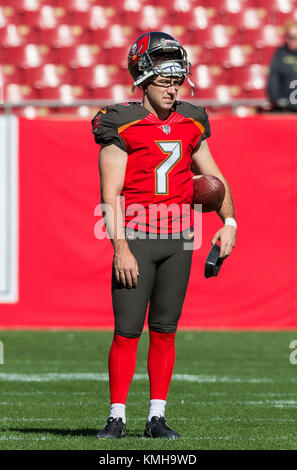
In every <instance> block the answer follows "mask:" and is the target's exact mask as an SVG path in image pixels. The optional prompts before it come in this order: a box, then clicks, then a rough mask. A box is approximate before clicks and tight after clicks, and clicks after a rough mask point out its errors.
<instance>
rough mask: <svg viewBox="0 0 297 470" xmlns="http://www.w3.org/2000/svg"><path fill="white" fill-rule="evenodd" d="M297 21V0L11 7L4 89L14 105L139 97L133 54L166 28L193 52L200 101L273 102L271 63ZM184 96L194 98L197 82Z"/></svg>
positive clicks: (3, 41) (0, 21)
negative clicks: (140, 41)
mask: <svg viewBox="0 0 297 470" xmlns="http://www.w3.org/2000/svg"><path fill="white" fill-rule="evenodd" d="M293 18H295V19H297V1H296V0H245V1H242V0H173V1H172V2H168V1H167V0H106V1H103V0H1V1H0V61H1V65H0V82H2V83H3V85H4V88H5V93H4V96H5V100H6V101H8V102H9V101H11V102H13V103H15V102H16V101H17V100H18V99H19V100H28V99H41V98H42V99H55V100H61V102H66V101H68V102H69V100H71V99H96V100H112V101H114V100H122V99H123V100H126V99H138V98H140V97H141V93H140V91H139V90H137V91H136V93H135V94H134V95H132V94H131V84H132V80H131V78H130V76H129V74H128V71H127V55H128V51H129V47H130V46H131V44H132V43H133V42H134V40H135V39H136V38H137V37H138V36H140V35H141V34H143V33H144V32H145V31H147V30H162V31H165V32H168V33H169V34H172V35H173V36H175V37H176V38H177V39H178V40H179V41H181V43H182V44H183V45H184V46H185V48H186V49H187V51H188V54H189V58H190V61H191V63H192V79H193V80H194V82H195V84H196V85H197V87H196V90H195V96H194V98H195V99H196V98H198V99H199V98H200V99H212V100H213V99H218V100H219V101H220V102H221V103H224V102H227V101H228V99H230V100H232V99H236V98H263V99H265V98H266V92H265V84H266V81H267V74H268V65H269V63H270V61H271V58H272V56H273V54H274V53H275V51H276V49H277V47H279V46H280V45H282V44H283V38H284V34H283V33H284V30H283V24H284V22H285V21H287V20H288V19H293ZM180 96H181V98H182V99H191V98H192V96H191V94H190V87H189V86H188V85H187V84H186V85H184V87H183V88H182V89H181V91H180ZM24 109H25V108H24ZM26 110H27V111H26V112H28V109H27V108H26ZM44 110H45V108H44ZM23 111H24V110H23ZM23 111H22V112H23ZM50 111H51V109H50V108H47V111H44V112H50ZM80 112H82V111H80ZM30 113H31V114H32V112H31V111H30V112H29V114H30ZM37 115H38V113H37Z"/></svg>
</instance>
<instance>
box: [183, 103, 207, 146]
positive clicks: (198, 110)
mask: <svg viewBox="0 0 297 470" xmlns="http://www.w3.org/2000/svg"><path fill="white" fill-rule="evenodd" d="M176 112H177V113H179V114H181V115H182V116H184V117H186V118H189V119H194V120H195V121H198V122H199V123H200V124H202V126H203V127H204V132H203V134H202V139H201V140H204V139H207V138H208V137H210V135H211V132H210V125H209V120H208V114H207V112H206V109H205V108H204V107H203V106H197V105H195V104H192V103H188V102H187V101H178V102H177V103H176Z"/></svg>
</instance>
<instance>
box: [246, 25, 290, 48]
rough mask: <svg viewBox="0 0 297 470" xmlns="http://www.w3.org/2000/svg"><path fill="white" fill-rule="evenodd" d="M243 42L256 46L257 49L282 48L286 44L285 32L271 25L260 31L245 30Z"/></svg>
mask: <svg viewBox="0 0 297 470" xmlns="http://www.w3.org/2000/svg"><path fill="white" fill-rule="evenodd" d="M242 42H243V43H244V44H254V46H255V47H257V48H263V47H267V46H268V47H277V46H281V45H282V44H283V42H284V37H283V30H282V28H280V27H277V26H275V25H271V24H269V25H265V26H264V27H263V28H259V29H245V30H244V31H243V34H242Z"/></svg>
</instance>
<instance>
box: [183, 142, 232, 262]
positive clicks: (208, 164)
mask: <svg viewBox="0 0 297 470" xmlns="http://www.w3.org/2000/svg"><path fill="white" fill-rule="evenodd" d="M191 170H192V171H193V173H194V174H196V175H197V174H199V175H214V176H216V177H217V178H219V179H220V180H221V181H222V182H223V183H224V185H225V190H226V193H225V198H224V201H223V203H222V205H221V208H220V210H219V211H218V215H219V216H220V218H221V219H222V221H223V222H225V219H226V218H227V217H232V218H233V219H235V215H234V205H233V200H232V194H231V189H230V186H229V183H228V182H227V180H226V179H225V178H224V176H223V174H222V173H221V171H220V169H219V168H218V166H217V164H216V162H215V161H214V159H213V157H212V155H211V152H210V150H209V147H208V144H207V142H206V140H203V141H202V143H201V145H200V147H199V148H198V150H196V151H195V152H194V153H193V154H192V166H191ZM218 240H220V242H221V251H220V257H221V258H222V257H225V256H228V255H229V254H230V253H231V251H232V248H233V247H234V246H235V240H236V228H235V227H233V226H231V225H224V227H222V228H221V229H220V230H219V231H218V232H217V233H216V234H215V235H214V237H213V239H212V243H213V244H214V243H216V242H217V241H218Z"/></svg>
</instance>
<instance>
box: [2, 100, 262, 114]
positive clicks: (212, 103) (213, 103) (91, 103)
mask: <svg viewBox="0 0 297 470" xmlns="http://www.w3.org/2000/svg"><path fill="white" fill-rule="evenodd" d="M127 101H128V100H127ZM129 101H137V100H129ZM185 101H190V102H191V103H193V104H196V105H200V106H205V107H211V108H216V107H220V108H222V107H223V108H224V107H226V108H230V107H231V108H232V110H233V111H235V110H236V108H238V107H239V106H251V107H257V108H261V109H263V110H269V109H270V107H271V105H270V102H269V101H267V100H263V99H236V100H231V101H224V102H222V101H219V100H215V99H208V100H197V99H195V100H185ZM115 103H116V102H115V101H111V100H101V99H100V100H96V99H91V100H75V101H71V102H70V101H69V102H62V101H60V100H24V101H19V102H6V103H2V104H0V109H4V110H5V112H6V113H8V114H9V113H11V112H12V111H13V109H17V108H26V107H27V106H32V107H35V108H42V107H47V108H65V109H66V108H79V107H80V106H88V107H93V108H94V107H101V106H107V105H109V104H115Z"/></svg>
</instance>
